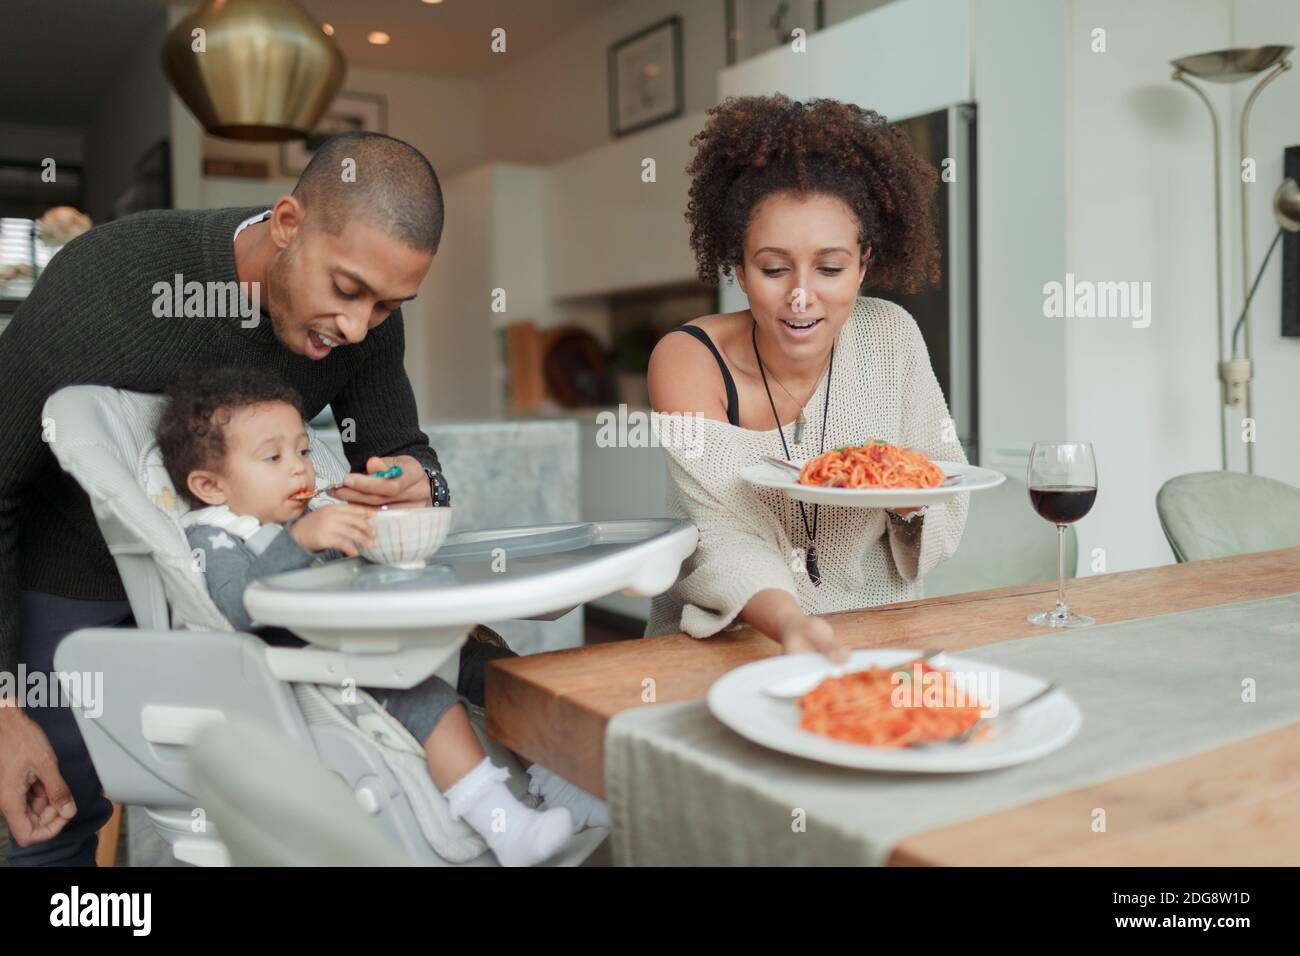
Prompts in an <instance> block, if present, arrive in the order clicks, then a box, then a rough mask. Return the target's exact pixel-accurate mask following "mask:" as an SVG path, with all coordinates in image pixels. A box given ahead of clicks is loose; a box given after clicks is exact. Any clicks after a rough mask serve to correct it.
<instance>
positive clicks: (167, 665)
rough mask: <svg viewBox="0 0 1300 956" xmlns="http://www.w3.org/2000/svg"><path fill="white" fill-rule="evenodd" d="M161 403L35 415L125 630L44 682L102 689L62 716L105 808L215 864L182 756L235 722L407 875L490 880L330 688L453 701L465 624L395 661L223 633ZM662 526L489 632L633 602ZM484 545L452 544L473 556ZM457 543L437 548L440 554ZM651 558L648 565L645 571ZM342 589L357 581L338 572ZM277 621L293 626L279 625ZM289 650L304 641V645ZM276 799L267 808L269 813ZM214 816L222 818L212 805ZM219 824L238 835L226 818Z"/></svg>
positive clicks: (444, 628) (476, 536)
mask: <svg viewBox="0 0 1300 956" xmlns="http://www.w3.org/2000/svg"><path fill="white" fill-rule="evenodd" d="M164 401H165V399H164V398H163V397H162V396H158V395H144V394H138V393H133V392H127V391H122V390H118V389H113V388H109V387H106V386H95V385H77V386H70V387H67V388H63V389H60V390H59V391H57V392H55V393H54V394H53V395H52V396H50V398H49V399H48V400H47V402H46V404H45V408H44V412H43V416H42V426H43V428H44V430H45V434H46V436H47V438H48V440H49V441H50V443H51V447H52V450H53V452H54V454H55V456H56V458H57V459H58V461H59V463H60V464H61V466H62V467H63V468H64V470H66V471H68V472H69V473H70V474H71V475H72V476H73V477H74V478H75V479H76V480H77V482H78V483H79V484H80V485H81V487H82V488H83V489H84V490H85V491H86V492H87V494H88V495H89V497H90V501H91V504H92V507H93V510H94V514H95V519H96V522H97V523H98V525H99V529H100V531H101V532H102V534H103V536H104V540H105V542H106V543H107V544H108V548H109V551H110V553H111V554H112V555H113V559H114V561H115V563H116V565H117V568H118V572H119V574H120V575H121V578H122V583H123V586H124V588H125V590H126V593H127V597H128V599H129V601H130V605H131V609H132V612H133V614H134V617H135V622H136V627H135V628H87V629H83V630H80V631H76V632H74V633H72V634H70V635H69V636H68V637H67V638H65V639H64V641H63V642H62V643H61V644H60V645H59V648H58V650H57V651H56V653H55V667H56V669H57V670H58V671H59V672H60V674H74V673H83V674H84V673H94V672H100V673H102V674H103V694H102V697H103V700H102V701H101V702H99V706H100V707H101V708H102V712H101V713H99V714H98V716H94V715H92V714H90V713H87V710H86V708H85V707H84V706H83V707H78V706H77V705H76V702H74V704H73V712H74V715H75V717H76V720H77V724H78V727H79V729H80V730H81V733H82V735H83V737H84V739H85V741H86V746H87V748H88V750H89V752H90V756H91V759H92V761H93V763H94V765H95V769H96V771H97V772H98V774H99V777H100V780H101V782H102V783H103V786H104V790H105V793H106V794H107V795H108V797H109V798H110V799H112V800H114V801H116V802H119V803H122V804H135V805H139V806H141V807H143V808H144V809H145V810H146V813H147V815H148V818H149V820H150V822H151V823H152V824H153V825H154V827H155V828H157V830H158V831H159V833H160V834H161V835H162V837H163V839H164V840H165V841H166V842H167V843H168V844H169V845H170V847H171V850H172V853H173V854H174V856H175V857H176V859H177V860H178V861H181V862H184V863H190V864H196V865H229V864H230V862H231V859H230V854H229V852H228V850H227V847H226V846H225V844H224V843H223V841H222V837H221V832H222V826H223V823H222V819H221V815H222V812H223V811H222V810H221V809H220V808H218V807H206V806H204V805H203V802H202V800H201V799H200V797H199V796H198V793H199V791H198V790H197V789H196V785H195V776H194V769H193V765H192V749H191V748H192V744H193V743H194V741H195V739H196V738H197V736H198V735H199V734H200V732H202V731H203V730H204V729H205V728H208V727H211V726H212V725H214V724H221V723H223V722H226V721H231V720H236V721H238V722H240V723H241V725H244V726H248V725H255V726H258V727H262V728H265V729H266V730H267V732H269V733H273V734H274V735H276V737H277V738H278V739H280V740H281V741H282V742H287V744H288V745H289V746H292V747H295V748H298V749H300V750H301V752H302V754H303V759H304V760H306V761H308V762H312V763H317V764H320V765H323V767H324V768H325V769H326V770H328V771H330V772H332V773H333V774H334V775H336V776H337V777H338V778H341V783H342V784H343V785H346V789H347V790H348V791H350V792H351V794H352V795H353V797H354V798H355V800H356V802H357V804H358V806H359V807H360V809H361V810H362V811H363V813H364V814H365V815H367V816H369V817H370V818H372V820H373V821H374V823H376V824H377V825H378V827H379V829H380V830H382V831H383V832H384V833H385V834H386V837H387V839H388V840H389V841H391V843H392V844H393V845H394V846H395V847H396V848H398V850H399V851H400V853H401V855H402V859H404V860H409V861H410V862H412V863H414V864H416V865H433V866H439V865H494V864H495V862H496V861H495V858H494V857H493V856H492V854H491V853H490V852H489V851H488V850H487V847H486V844H485V843H484V842H483V840H482V838H481V837H479V835H478V834H477V833H475V832H474V831H473V830H472V829H471V828H470V827H469V826H468V825H467V824H465V823H464V822H463V821H453V820H452V819H451V818H450V816H449V813H448V809H447V802H446V800H445V798H444V797H443V796H442V794H441V793H440V792H439V791H438V790H437V788H436V787H435V786H434V785H433V781H432V779H431V778H430V777H429V774H428V770H427V766H426V763H425V757H424V753H423V749H422V748H421V746H420V744H419V742H418V741H416V740H415V739H414V738H413V737H412V736H411V735H410V734H409V733H408V732H407V731H406V730H405V728H404V727H402V726H401V725H400V724H399V723H398V722H397V721H396V720H394V719H393V718H392V717H391V716H389V715H388V713H387V712H386V711H385V710H384V709H383V708H382V707H381V706H380V705H379V704H378V703H377V702H376V701H375V700H374V698H373V697H371V696H370V695H369V694H367V693H366V692H365V691H364V690H362V689H360V688H357V687H350V686H348V682H347V680H346V679H345V678H344V677H343V675H348V674H351V675H355V674H365V675H367V679H366V680H365V681H362V682H361V683H362V686H363V687H364V686H385V687H409V686H412V685H414V684H415V683H418V682H419V681H421V680H423V679H424V678H425V677H427V676H428V674H429V673H434V672H436V673H439V674H440V675H441V676H443V677H444V679H447V680H449V682H450V683H451V684H452V685H453V686H454V685H455V683H456V670H457V664H458V657H459V655H458V651H459V648H460V646H461V645H462V644H463V643H464V641H465V639H466V636H467V635H468V633H469V630H470V629H471V628H472V626H473V625H472V624H471V623H466V622H458V623H457V624H456V625H455V626H452V625H451V624H449V621H451V620H452V618H444V619H443V620H440V621H439V622H438V623H439V625H440V626H439V627H438V628H435V629H433V630H432V631H428V630H427V629H426V630H425V631H421V630H420V629H419V628H416V629H414V630H411V631H409V632H407V634H408V637H407V639H406V640H405V641H404V642H403V646H402V647H400V648H398V649H396V650H389V651H387V652H385V651H374V652H369V653H367V652H366V650H367V649H366V648H361V647H358V645H357V644H356V643H355V642H352V643H350V644H346V645H344V646H342V647H341V646H340V645H339V644H338V643H337V642H332V643H331V642H329V641H328V640H324V641H323V642H322V645H321V646H319V647H318V646H315V644H314V643H313V645H312V646H309V647H306V648H302V649H293V648H273V647H269V646H268V645H266V644H265V643H264V642H263V641H262V640H261V639H259V638H257V637H256V636H253V635H250V634H243V633H238V632H236V631H234V629H233V628H232V627H231V626H230V624H229V622H228V621H227V620H226V619H225V618H224V617H223V616H222V615H221V613H220V612H219V611H218V610H217V608H216V606H215V605H214V604H213V603H212V600H211V598H210V597H209V596H208V591H207V587H206V585H205V583H204V580H203V577H202V573H201V571H199V570H198V569H197V567H196V562H195V561H194V558H193V556H192V555H191V552H190V548H189V544H188V542H187V540H186V538H185V535H184V532H183V530H182V526H181V524H180V518H181V515H182V514H183V513H184V509H185V505H184V504H183V503H182V502H181V501H180V500H179V498H178V496H177V495H176V493H175V490H174V489H173V488H172V487H171V482H170V479H169V478H168V476H167V473H166V469H165V468H164V467H163V464H162V457H161V453H160V452H159V450H158V447H157V443H156V441H155V439H154V432H155V427H156V424H157V421H158V416H159V414H160V413H161V411H162V407H163V404H164ZM308 433H309V438H310V455H311V458H312V462H313V465H314V466H315V470H316V475H317V485H318V487H320V488H324V487H326V486H328V485H330V484H333V483H335V482H338V481H341V480H342V477H343V475H344V474H346V472H347V470H348V469H347V466H346V465H345V464H344V463H343V462H342V461H340V460H339V458H338V456H337V455H336V454H335V453H334V452H333V451H331V450H330V448H329V447H328V446H327V445H326V444H325V443H324V442H322V441H320V440H319V439H318V438H317V437H316V436H315V434H313V433H312V432H311V430H310V429H309V431H308ZM667 524H668V525H671V527H665V528H663V529H656V534H654V535H652V537H653V538H654V548H653V552H651V551H647V549H646V548H645V547H642V548H641V549H640V550H639V551H637V550H636V549H635V548H632V549H631V550H628V553H627V556H628V557H629V558H632V559H634V560H633V563H634V564H635V565H636V566H637V567H638V568H639V569H640V570H639V571H637V572H636V573H633V572H632V571H631V570H630V567H631V565H628V564H626V563H625V562H622V563H621V562H617V561H611V560H610V556H609V554H608V553H606V554H605V555H604V557H601V558H600V559H599V561H596V560H593V561H592V562H591V564H592V567H595V566H596V565H597V564H599V565H600V568H601V569H602V573H601V574H596V575H587V579H586V582H585V583H582V584H580V585H575V586H569V587H567V588H565V587H556V586H555V585H553V584H552V585H551V586H550V587H549V590H550V591H551V592H552V594H553V595H555V596H554V597H552V599H551V600H552V601H553V602H554V603H556V604H558V605H562V606H554V607H550V606H548V607H542V606H540V605H537V606H536V607H535V608H533V609H532V610H531V611H530V613H527V614H522V613H521V614H517V615H512V614H511V613H509V611H508V606H509V605H510V602H509V601H504V602H500V601H498V602H497V605H496V606H498V607H502V608H507V610H506V612H505V613H502V614H501V615H499V616H498V617H497V618H496V619H497V620H504V619H510V618H512V617H538V618H545V617H553V616H555V614H556V613H559V612H562V611H563V610H567V607H569V606H573V605H576V604H577V603H581V602H582V601H586V600H591V599H593V598H594V597H597V596H600V594H598V593H595V592H597V591H600V592H602V593H609V591H608V590H604V589H606V588H612V589H613V590H618V589H620V588H625V589H627V590H628V591H629V593H646V594H654V593H659V592H660V591H662V590H665V589H666V588H668V587H670V586H671V585H672V583H673V581H674V580H675V579H676V576H677V573H678V571H679V569H680V564H681V561H682V560H684V559H685V557H686V556H687V555H689V554H690V553H691V551H692V550H693V549H694V547H695V537H696V535H695V528H694V527H693V526H691V525H686V524H684V523H680V522H678V523H671V522H670V523H667ZM659 532H662V533H659ZM484 534H485V533H484V532H477V533H471V534H469V535H468V537H469V538H470V539H471V542H470V544H469V545H468V547H469V548H470V550H471V551H472V550H473V548H474V547H475V546H476V545H475V544H474V543H473V542H474V541H476V540H480V539H481V538H482V536H483V535H484ZM457 537H458V536H456V535H453V536H452V537H451V538H449V539H448V542H447V545H445V546H444V547H447V546H451V548H452V550H454V549H455V547H456V538H457ZM615 537H617V536H615ZM624 537H626V534H625V535H624ZM629 540H631V539H629ZM638 540H639V539H638ZM465 547H466V545H461V548H462V550H464V548H465ZM609 547H610V548H614V549H615V550H617V549H618V548H619V547H620V546H619V545H617V544H615V545H610V546H609ZM595 550H600V549H595ZM651 553H653V557H654V560H652V561H649V560H647V555H648V554H651ZM441 554H442V552H441V551H440V552H439V555H441ZM614 557H618V555H615V556H614ZM437 558H438V555H435V558H434V560H435V561H436V560H437ZM350 560H351V561H353V562H355V563H356V564H358V565H360V564H361V562H360V559H350ZM521 560H522V559H521ZM615 565H617V567H616V566H615ZM652 566H653V569H654V573H653V574H648V573H647V571H646V568H649V567H652ZM314 570H320V569H314ZM294 573H298V572H291V574H294ZM352 573H354V574H356V573H360V572H359V571H358V570H357V569H356V568H353V569H352ZM277 577H284V576H283V575H281V576H277ZM543 577H544V576H543ZM570 578H571V579H573V575H572V574H571V575H570ZM574 580H576V579H574ZM536 583H537V582H534V584H536ZM542 583H543V584H544V585H545V584H546V581H545V580H543V581H542ZM499 584H500V585H501V586H502V588H503V590H500V593H502V594H508V593H509V592H510V588H509V586H508V584H509V582H506V581H501V582H499ZM479 590H480V591H481V590H482V588H479ZM543 590H547V588H545V587H544V588H543ZM561 592H564V593H561ZM407 596H409V595H407ZM250 607H251V604H250ZM531 607H533V606H532V605H530V608H531ZM453 617H454V615H453ZM254 618H255V620H257V621H259V623H282V622H279V621H270V620H262V619H261V618H259V617H258V615H257V612H256V610H254ZM284 623H285V626H288V627H290V628H291V629H292V628H293V622H292V621H288V622H284ZM412 623H418V622H412ZM435 631H436V634H435V633H434V632H435ZM409 635H414V636H409ZM301 636H302V637H303V638H304V639H306V640H308V641H313V634H312V633H311V632H310V629H308V630H306V631H304V632H303V633H301ZM318 639H319V635H318ZM422 640H423V641H424V642H425V643H423V644H422V643H421V641H422ZM380 646H385V647H386V646H387V645H384V644H382V643H381V644H378V645H376V647H380ZM372 678H373V679H372ZM470 718H471V723H472V724H473V725H474V728H475V731H476V732H477V733H478V736H479V739H480V740H481V742H482V743H483V747H484V750H485V751H486V752H487V754H488V755H489V756H490V757H491V758H492V761H493V762H494V763H495V764H497V765H500V766H506V767H508V768H509V769H510V773H511V776H510V780H509V781H508V785H509V786H510V788H511V790H512V791H513V792H514V793H515V794H516V796H518V797H519V798H520V799H521V800H523V801H524V802H525V803H527V804H529V805H536V798H534V797H532V796H531V795H529V794H528V793H527V778H526V775H525V774H524V772H523V768H522V767H521V766H520V764H519V762H518V761H517V760H516V759H515V758H514V756H513V755H512V754H511V753H510V752H509V751H508V750H506V749H505V748H504V747H502V746H500V745H499V744H497V743H496V742H495V741H493V740H491V739H490V738H488V737H487V736H486V734H485V732H484V730H483V725H484V721H483V713H482V711H481V709H480V708H475V707H471V708H470ZM251 766H254V765H253V763H252V762H251V761H250V767H251ZM274 796H277V795H271V794H268V800H270V799H272V798H273V797H274ZM224 812H226V813H229V812H232V811H231V810H230V809H229V807H226V809H225V811H224ZM227 822H228V823H229V824H230V825H231V826H232V827H235V826H239V825H240V821H238V820H234V819H231V820H229V821H227ZM604 835H605V833H604V831H602V830H600V829H599V828H593V829H592V830H588V831H584V832H583V833H582V834H580V835H579V837H580V838H575V840H574V841H573V842H572V843H571V844H570V846H569V847H568V848H567V850H566V851H565V852H564V853H563V854H562V855H561V856H560V857H559V858H557V859H556V860H554V861H552V862H554V863H556V864H559V865H576V864H577V863H579V862H581V860H582V859H583V858H585V857H586V856H587V855H588V854H589V853H590V852H591V851H592V850H594V849H595V847H596V846H597V845H598V844H599V842H600V840H601V839H603V837H604Z"/></svg>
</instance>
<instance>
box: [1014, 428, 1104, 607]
mask: <svg viewBox="0 0 1300 956" xmlns="http://www.w3.org/2000/svg"><path fill="white" fill-rule="evenodd" d="M1028 484H1029V501H1030V503H1031V504H1033V506H1034V510H1035V511H1037V512H1038V513H1039V514H1040V515H1041V516H1042V517H1044V518H1046V519H1047V520H1048V521H1050V522H1052V523H1053V524H1055V525H1056V532H1057V538H1056V574H1057V581H1056V607H1054V608H1053V609H1052V610H1050V611H1042V612H1041V613H1038V614H1031V615H1029V623H1030V624H1042V625H1043V626H1045V627H1087V626H1088V625H1089V624H1095V623H1097V622H1096V621H1095V620H1093V619H1092V618H1090V617H1088V615H1086V614H1076V613H1075V612H1074V611H1071V610H1070V609H1069V608H1068V607H1066V605H1065V526H1066V525H1067V524H1073V523H1074V522H1075V521H1078V520H1079V519H1080V518H1082V517H1083V516H1084V515H1086V514H1087V513H1088V512H1089V511H1090V510H1092V503H1093V502H1094V501H1096V500H1097V462H1096V459H1095V458H1094V457H1093V454H1092V445H1091V444H1090V443H1089V442H1086V441H1067V442H1035V443H1034V446H1033V448H1031V449H1030V450H1029V477H1028Z"/></svg>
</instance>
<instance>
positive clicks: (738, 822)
mask: <svg viewBox="0 0 1300 956" xmlns="http://www.w3.org/2000/svg"><path fill="white" fill-rule="evenodd" d="M1085 610H1086V609H1085ZM960 653H961V654H963V655H967V656H970V657H974V658H976V659H978V660H984V661H987V662H989V663H997V664H1000V665H1003V666H1006V667H1009V668H1012V669H1015V670H1020V671H1024V672H1026V673H1030V674H1035V675H1038V676H1040V677H1044V678H1049V679H1054V680H1056V681H1058V682H1060V684H1061V685H1062V687H1063V688H1064V689H1065V691H1066V692H1067V693H1068V694H1069V695H1070V696H1071V697H1072V698H1073V699H1074V701H1075V703H1076V704H1078V706H1079V709H1080V710H1081V711H1082V713H1083V727H1082V729H1081V730H1080V731H1079V734H1078V736H1076V737H1075V739H1074V740H1073V741H1071V742H1070V743H1069V744H1067V745H1066V746H1065V748H1064V749H1062V750H1059V751H1057V752H1056V753H1054V754H1050V755H1048V756H1047V757H1044V758H1041V759H1039V760H1037V761H1034V762H1032V763H1029V764H1024V765H1021V766H1018V767H1010V768H1007V769H1004V770H993V771H987V772H983V773H975V774H953V775H928V774H883V773H872V772H869V771H861V770H850V769H847V768H840V767H832V766H828V765H825V764H819V763H814V762H812V761H808V760H802V759H800V758H797V757H791V756H787V755H785V754H780V753H777V752H775V751H771V750H768V749H766V748H764V747H760V746H758V745H757V744H753V743H750V742H749V741H747V740H745V739H744V738H743V737H740V736H739V735H737V734H736V733H734V732H733V731H731V730H730V729H728V728H727V727H725V726H724V725H723V724H722V723H720V722H719V721H718V720H716V719H715V718H714V717H713V715H712V714H710V713H709V711H708V708H707V706H706V705H705V703H704V702H703V701H690V702H687V703H679V704H662V705H648V706H644V707H638V708H634V709H632V710H627V711H623V712H622V713H620V714H617V715H616V716H615V717H614V718H613V719H612V720H611V721H610V722H609V726H608V729H607V732H606V736H605V792H606V795H607V799H608V801H609V806H610V812H611V815H612V818H613V826H614V831H613V834H612V836H611V841H612V848H613V854H614V861H615V862H616V863H618V864H635V865H656V864H720V865H744V866H761V865H818V864H868V865H879V864H883V863H884V862H885V861H886V859H887V857H888V855H889V852H890V850H891V849H892V848H893V847H894V846H895V845H896V844H897V843H898V842H899V841H900V840H902V839H904V838H906V837H908V836H910V835H913V834H916V833H920V832H924V831H926V830H931V829H934V828H935V827H939V826H944V825H946V824H950V823H955V822H958V821H961V820H969V819H971V818H974V817H978V816H982V815H984V814H988V813H992V812H995V811H998V810H1004V809H1007V808H1009V807H1013V806H1018V805H1022V804H1025V803H1029V802H1031V801H1034V800H1038V799H1041V798H1043V797H1048V796H1052V795H1055V794H1059V793H1064V792H1068V791H1070V790H1074V789H1077V788H1079V787H1085V786H1089V785H1092V784H1095V783H1098V782H1100V781H1102V780H1108V779H1111V778H1114V777H1118V776H1122V775H1124V774H1127V773H1132V772H1135V771H1138V770H1143V769H1147V768H1150V767H1154V766H1157V765H1159V764H1164V763H1169V762H1171V761H1174V760H1178V759H1181V758H1184V757H1188V756H1191V755H1193V754H1196V753H1199V752H1202V751H1205V750H1211V749H1213V748H1215V747H1220V746H1223V745H1225V744H1228V743H1232V742H1233V741H1237V740H1241V739H1243V738H1246V737H1251V736H1255V735H1257V734H1261V733H1265V732H1267V731H1269V730H1273V729H1276V728H1278V727H1282V726H1285V725H1287V724H1291V723H1296V722H1297V721H1300V593H1297V594H1290V595H1286V596H1283V597H1278V598H1268V599H1264V600H1259V601H1248V602H1242V603H1238V604H1228V605H1216V606H1214V607H1209V608H1202V609H1200V610H1196V611H1186V612H1180V613H1177V614H1164V615H1159V616H1156V617H1148V618H1142V619H1139V620H1134V621H1124V622H1119V623H1115V624H1107V625H1101V626H1097V627H1091V628H1086V629H1081V630H1074V631H1069V632H1061V631H1046V630H1045V631H1044V632H1043V633H1041V634H1035V635H1033V636H1031V637H1026V638H1021V639H1018V640H1014V641H1007V642H1004V643H1000V644H992V645H986V646H983V647H975V648H969V649H966V650H963V651H960ZM1247 680H1250V681H1253V686H1254V695H1255V700H1254V701H1253V702H1245V701H1243V693H1244V691H1245V685H1244V683H1243V682H1246V681H1247ZM1115 812H1122V808H1118V807H1117V808H1110V809H1109V810H1108V813H1112V814H1113V813H1115ZM800 814H802V815H803V816H802V819H803V820H804V821H805V823H804V826H805V829H804V830H803V831H802V832H798V831H797V829H796V827H795V826H794V824H795V822H796V820H797V819H799V815H800ZM1091 822H1092V821H1091V819H1081V820H1080V821H1079V826H1080V827H1081V828H1088V827H1090V826H1091ZM1297 862H1298V863H1300V861H1297Z"/></svg>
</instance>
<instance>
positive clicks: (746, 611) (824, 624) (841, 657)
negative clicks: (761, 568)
mask: <svg viewBox="0 0 1300 956" xmlns="http://www.w3.org/2000/svg"><path fill="white" fill-rule="evenodd" d="M740 619H741V620H742V621H745V622H747V623H749V624H752V625H754V627H756V628H758V629H759V630H760V631H762V632H763V633H764V634H766V635H767V636H768V637H770V638H772V639H773V640H775V641H779V642H780V644H781V648H782V650H784V651H785V653H787V654H802V653H804V652H806V651H819V652H820V653H822V654H825V655H826V656H827V657H829V658H830V659H831V661H832V662H833V663H836V664H842V663H844V661H846V660H848V657H849V652H848V649H847V648H846V647H845V646H844V645H843V644H841V643H840V642H839V639H838V638H837V637H836V636H835V631H834V629H833V628H832V627H831V625H830V622H829V621H827V620H826V619H825V618H821V617H811V616H809V615H807V614H805V613H804V612H803V609H802V608H800V607H799V602H798V601H797V600H796V599H795V596H794V595H793V594H791V593H790V592H789V591H783V590H781V589H779V588H764V589H763V590H762V591H759V592H758V593H757V594H755V595H754V596H753V597H752V598H750V599H749V600H748V601H747V602H746V603H745V607H744V608H743V609H742V610H741V612H740Z"/></svg>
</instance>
